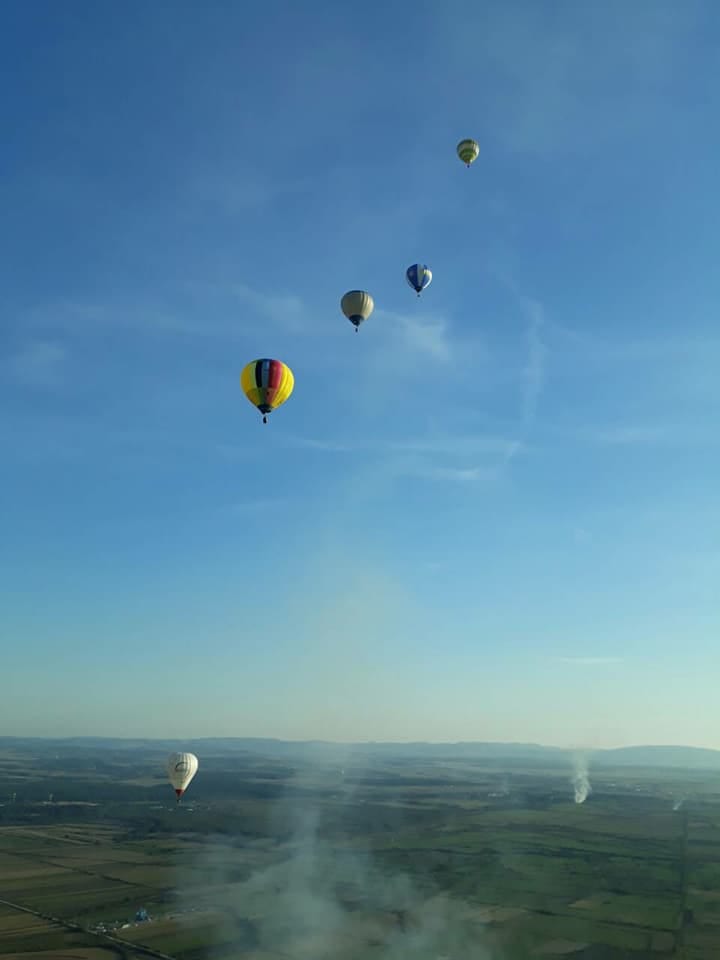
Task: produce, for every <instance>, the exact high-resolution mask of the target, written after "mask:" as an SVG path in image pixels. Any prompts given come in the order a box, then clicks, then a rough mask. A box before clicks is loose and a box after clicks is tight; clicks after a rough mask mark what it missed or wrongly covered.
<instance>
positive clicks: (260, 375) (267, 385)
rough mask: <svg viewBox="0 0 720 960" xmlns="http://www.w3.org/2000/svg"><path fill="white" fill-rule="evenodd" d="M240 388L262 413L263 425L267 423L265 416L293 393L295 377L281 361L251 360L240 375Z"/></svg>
mask: <svg viewBox="0 0 720 960" xmlns="http://www.w3.org/2000/svg"><path fill="white" fill-rule="evenodd" d="M240 386H241V387H242V389H243V393H244V394H245V396H246V397H247V398H248V400H249V401H250V403H251V404H252V405H253V406H254V407H257V408H258V410H259V411H260V413H262V415H263V423H267V415H268V414H269V413H272V411H273V410H277V408H278V407H279V406H282V404H283V403H285V401H286V400H287V399H288V397H289V396H290V394H291V393H292V392H293V387H294V386H295V377H294V376H293V372H292V370H291V369H290V367H289V366H288V365H287V364H286V363H283V362H282V360H271V359H268V358H265V359H262V360H252V361H251V362H250V363H248V365H247V366H246V367H245V368H244V370H243V372H242V373H241V374H240Z"/></svg>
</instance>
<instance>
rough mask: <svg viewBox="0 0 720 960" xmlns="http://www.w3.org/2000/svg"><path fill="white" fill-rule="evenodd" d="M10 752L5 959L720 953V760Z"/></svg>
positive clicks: (591, 959) (3, 838)
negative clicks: (184, 772)
mask: <svg viewBox="0 0 720 960" xmlns="http://www.w3.org/2000/svg"><path fill="white" fill-rule="evenodd" d="M8 744H9V741H4V742H3V744H2V747H1V748H0V955H1V956H2V957H3V958H7V957H18V958H20V957H22V958H23V960H60V958H67V960H81V958H82V960H104V958H107V960H110V958H111V957H114V958H118V960H121V958H127V960H133V958H136V957H137V958H140V957H148V956H155V957H171V958H177V960H201V958H228V960H229V958H251V960H295V958H297V960H323V958H326V957H327V958H341V960H365V958H375V960H384V958H386V957H392V958H396V957H397V958H401V957H408V956H412V957H418V958H425V957H427V958H433V960H441V958H445V960H459V958H462V960H469V958H473V957H478V958H483V960H521V958H523V960H524V958H533V957H550V958H552V957H570V958H574V960H625V958H631V960H651V958H652V960H662V958H670V957H672V958H678V960H713V958H717V957H720V775H719V774H718V773H716V772H712V771H708V772H703V771H698V770H693V771H683V770H678V769H672V770H663V769H657V768H656V769H651V768H637V769H634V768H631V767H623V768H622V769H620V768H618V769H617V770H613V769H610V768H604V769H603V770H602V771H601V772H598V773H597V774H596V773H594V772H593V770H592V769H591V770H590V780H591V783H592V788H593V789H592V793H591V794H590V796H589V798H588V799H587V801H586V802H585V803H583V804H576V803H575V802H574V800H573V788H572V785H571V783H570V780H571V776H572V768H571V765H570V759H568V760H567V764H566V765H565V766H563V765H561V764H559V763H558V762H557V761H556V762H555V766H547V765H543V764H540V763H539V762H538V763H534V764H527V763H526V764H525V765H524V766H523V763H522V762H520V761H518V760H517V759H516V760H507V761H506V762H503V761H502V760H494V761H493V762H492V763H490V762H487V761H483V760H477V761H473V760H471V759H469V758H467V757H462V758H458V759H453V758H451V757H450V758H445V759H439V758H429V759H424V760H422V759H417V758H415V759H413V758H407V757H397V758H393V757H392V756H387V755H383V756H377V757H373V756H370V755H369V756H367V757H364V758H363V757H358V756H354V757H352V758H347V759H346V760H345V761H342V762H338V761H336V760H334V759H331V758H325V759H318V758H317V757H313V758H308V757H306V756H303V755H302V754H301V753H299V754H298V756H297V757H296V758H294V759H288V758H278V757H277V756H275V757H273V756H263V755H262V754H261V753H259V752H257V751H250V750H247V751H245V752H243V751H239V750H228V751H225V752H223V750H222V749H220V748H218V747H214V748H212V749H210V748H208V752H207V753H206V754H203V753H202V752H201V750H200V748H199V746H195V747H194V749H195V751H196V752H197V753H198V754H199V756H200V772H199V773H198V776H197V777H196V779H195V781H194V782H193V784H192V785H191V787H190V789H189V791H188V794H187V798H186V801H185V802H184V803H183V804H181V805H180V806H179V807H177V806H176V805H175V804H174V802H173V795H172V790H171V788H170V787H169V785H167V784H166V782H165V781H164V777H163V773H162V770H163V764H164V757H165V753H166V751H165V749H164V748H160V747H154V746H152V745H151V744H149V745H145V746H143V745H135V746H132V747H125V748H122V747H118V746H113V747H112V748H109V747H103V746H102V745H98V744H92V745H82V744H76V745H72V746H68V745H64V746H57V745H53V744H52V743H51V742H50V741H37V742H24V743H22V744H16V745H8ZM259 749H260V748H259V747H258V750H259ZM51 795H52V798H51ZM141 908H144V909H145V910H146V911H147V913H148V915H149V917H150V919H149V920H147V921H144V920H139V921H136V919H135V915H136V912H137V911H138V910H140V909H141Z"/></svg>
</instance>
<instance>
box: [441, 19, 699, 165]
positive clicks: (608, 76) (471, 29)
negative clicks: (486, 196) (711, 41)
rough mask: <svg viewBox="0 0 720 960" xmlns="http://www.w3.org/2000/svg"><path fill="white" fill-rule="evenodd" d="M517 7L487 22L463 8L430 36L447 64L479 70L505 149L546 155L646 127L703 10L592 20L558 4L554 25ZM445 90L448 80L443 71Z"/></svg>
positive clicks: (656, 112) (575, 149)
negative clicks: (439, 43)
mask: <svg viewBox="0 0 720 960" xmlns="http://www.w3.org/2000/svg"><path fill="white" fill-rule="evenodd" d="M521 8H522V9H521V12H519V11H518V8H517V6H516V5H507V6H503V5H501V4H493V6H492V15H491V16H488V15H487V12H486V10H485V8H484V7H482V6H480V5H478V6H477V8H471V7H470V6H468V7H467V8H466V10H465V15H464V16H463V18H462V21H460V20H459V19H457V18H451V17H442V18H438V22H437V32H438V34H440V35H442V34H444V35H445V38H446V43H447V45H448V48H449V49H448V55H449V56H450V57H451V62H453V61H454V62H455V63H457V64H464V63H466V62H467V61H468V59H472V60H473V62H479V63H482V64H483V65H484V67H483V73H484V81H485V83H486V84H490V86H491V87H492V88H493V91H494V96H493V98H492V99H491V101H490V103H489V104H488V111H489V113H488V114H487V121H488V123H490V124H492V129H493V130H494V131H496V134H494V135H495V136H496V137H497V138H498V140H499V142H500V143H501V144H502V145H503V146H504V147H505V149H507V150H512V151H517V152H520V153H524V154H529V155H533V156H553V157H556V156H558V154H559V153H562V152H565V151H568V150H572V151H573V153H574V154H577V153H578V151H585V150H589V149H592V148H593V147H596V146H597V144H598V143H599V142H602V144H603V146H607V144H608V142H610V143H612V142H616V141H618V140H621V139H627V138H628V136H632V134H633V133H634V134H635V135H637V132H638V131H641V130H642V129H643V128H644V127H646V125H647V124H648V123H651V122H653V120H654V119H655V118H657V117H658V115H659V113H660V110H661V109H662V100H661V98H659V97H658V90H664V89H665V88H666V84H667V83H668V81H669V80H670V78H671V77H673V76H675V75H677V74H678V73H682V65H683V63H684V62H685V61H686V58H687V50H688V46H689V45H688V43H687V38H688V36H689V35H690V34H691V33H692V31H694V30H696V29H697V27H698V24H699V23H700V22H701V21H702V19H703V17H706V16H707V13H706V11H707V10H708V9H709V8H707V7H706V5H704V4H696V3H686V4H678V3H665V2H662V0H658V2H656V3H654V4H637V5H633V4H627V3H624V2H621V0H612V2H609V3H607V4H606V5H605V16H604V17H603V18H602V19H601V20H598V19H597V18H595V17H590V18H588V16H587V10H588V8H587V7H586V6H585V5H584V4H572V3H565V4H562V16H561V17H560V18H557V17H548V16H547V13H546V11H545V9H544V7H543V6H542V5H535V4H532V3H523V4H522V5H521ZM619 37H622V38H628V42H618V38H619ZM446 82H447V83H451V82H456V80H455V76H454V74H453V73H452V72H451V73H450V74H449V76H448V77H447V78H446ZM619 95H622V109H621V110H619V109H617V99H618V96H619ZM589 114H592V116H593V117H594V122H593V123H592V124H588V123H587V116H588V115H589Z"/></svg>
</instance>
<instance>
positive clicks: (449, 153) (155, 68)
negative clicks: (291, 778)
mask: <svg viewBox="0 0 720 960" xmlns="http://www.w3.org/2000/svg"><path fill="white" fill-rule="evenodd" d="M719 40H720V22H719V21H718V15H717V8H716V6H715V4H713V3H712V2H708V3H693V2H684V3H683V4H678V3H674V2H672V3H671V2H662V0H658V2H654V3H649V2H647V3H636V4H632V5H629V4H625V3H623V2H620V0H618V2H610V3H607V4H604V5H603V7H602V10H600V8H599V7H595V6H593V5H591V4H577V3H574V2H569V0H568V2H557V3H554V4H537V3H534V2H530V0H528V2H514V3H512V4H508V3H504V2H501V0H498V2H496V3H483V4H479V3H476V2H473V0H468V2H449V3H448V4H447V5H438V4H431V3H424V2H420V3H417V2H416V3H412V4H410V3H402V2H386V3H382V4H381V3H377V4H369V5H366V7H365V8H364V9H363V13H362V15H361V16H359V15H358V13H357V10H356V9H354V8H352V9H351V8H350V6H349V5H347V4H337V3H331V2H329V0H327V2H326V0H317V2H309V3H307V4H303V5H299V4H291V3H287V2H286V3H280V2H275V0H263V2H259V0H257V2H256V0H247V2H244V3H243V4H242V5H240V4H236V3H230V2H220V0H218V2H215V3H213V4H211V5H204V4H201V3H190V2H173V3H169V2H159V0H158V2H155V3H153V4H146V3H141V2H138V0H130V2H128V3H125V4H123V5H122V7H118V6H117V5H116V4H112V3H109V2H104V0H103V2H94V3H75V4H71V5H67V4H64V5H61V4H57V3H53V2H39V0H38V2H35V3H33V4H26V3H16V4H12V5H8V7H7V9H6V18H5V25H4V28H3V32H2V37H1V38H0V56H1V57H2V62H3V64H4V67H5V71H4V72H5V76H6V78H7V80H6V83H5V84H4V86H3V90H2V93H0V123H1V124H2V129H3V130H4V131H5V134H4V137H3V140H4V145H3V150H2V152H1V153H0V208H1V209H2V229H0V262H1V263H2V265H3V269H2V274H3V281H2V284H1V285H0V340H1V341H2V351H1V354H0V432H1V434H2V437H3V458H2V470H1V471H0V492H1V494H2V496H1V497H0V530H1V531H2V534H1V538H0V562H1V564H2V570H1V573H2V576H1V578H0V592H1V596H0V639H1V640H2V648H3V651H4V657H3V661H4V668H3V685H2V686H3V697H2V701H1V702H0V720H1V721H2V727H3V730H4V731H5V732H7V733H10V734H12V733H16V734H35V735H44V734H86V733H87V734H90V733H92V734H108V735H119V736H143V735H146V736H178V737H187V736H208V735H216V734H217V735H228V736H232V735H238V736H241V735H259V736H263V735H267V736H281V737H291V738H300V737H303V738H304V737H322V738H328V739H430V740H446V739H450V740H459V739H466V740H467V739H483V740H498V739H508V740H528V739H531V740H535V741H541V742H546V743H556V744H559V745H571V746H577V745H582V746H603V745H615V744H624V743H634V742H635V743H636V742H646V743H653V742H661V743H663V742H664V743H668V742H675V743H682V742H687V743H693V744H697V745H704V746H716V747H720V709H719V708H718V705H717V703H718V700H717V693H716V691H717V678H718V669H719V668H720V653H719V652H718V645H717V637H718V629H719V627H720V622H719V620H720V618H719V616H718V613H719V611H720V547H719V544H720V510H719V509H718V497H717V476H718V469H719V468H720V456H719V446H718V438H719V436H720V434H719V433H718V426H717V424H718V414H719V413H720V385H719V384H718V373H717V371H718V369H719V364H720V334H719V333H718V310H717V304H718V300H719V299H720V271H718V269H717V263H716V257H717V249H718V239H717V223H718V222H719V220H720V218H719V216H718V214H719V213H720V210H719V209H718V208H719V207H720V200H719V198H718V191H717V169H718V159H717V158H718V151H719V148H720V126H718V123H717V117H718V115H719V112H718V111H719V110H720V85H719V84H718V81H717V61H716V54H715V51H716V49H717V44H718V41H719ZM465 136H473V137H475V138H477V139H478V141H479V142H480V144H481V153H480V157H479V159H478V161H477V162H476V163H475V164H474V166H473V167H472V168H471V169H470V170H467V169H465V168H464V167H463V166H462V164H461V163H460V162H459V161H458V159H457V158H456V156H455V153H454V151H455V145H456V143H457V141H458V140H459V139H461V138H463V137H465ZM415 261H421V262H426V263H428V264H429V265H430V266H431V268H432V269H433V272H434V279H433V283H432V286H431V287H430V288H429V289H428V290H427V291H426V293H425V294H424V295H423V297H422V299H420V300H419V301H418V300H417V299H416V298H415V296H414V294H413V293H412V291H411V290H410V288H409V287H408V286H407V284H406V282H405V279H404V271H405V268H406V267H407V266H408V265H409V264H411V263H413V262H415ZM357 287H359V288H363V289H367V290H369V291H370V292H371V293H372V294H373V296H374V298H375V302H376V309H375V313H374V315H373V316H372V317H371V319H370V320H369V321H368V322H367V324H365V325H364V327H363V328H362V329H361V331H360V333H359V334H358V335H357V336H356V335H355V334H354V333H353V331H352V327H351V326H350V324H348V323H347V321H345V320H344V318H343V317H342V315H341V313H340V309H339V300H340V297H341V296H342V294H343V293H344V292H345V291H346V290H348V289H352V288H357ZM259 356H274V357H279V358H280V359H282V360H284V361H285V362H287V363H288V364H289V365H290V366H291V367H292V369H293V371H294V373H295V378H296V386H295V392H294V394H293V396H292V398H291V400H290V401H289V402H288V403H287V404H286V405H285V406H284V407H283V408H282V409H280V410H278V411H277V412H276V413H275V414H273V416H272V417H271V418H270V423H269V424H268V426H266V427H263V426H262V425H261V424H260V422H259V421H260V418H259V415H258V414H257V413H256V411H254V410H253V409H252V408H251V407H250V405H249V404H248V403H247V401H246V400H245V398H244V397H243V395H242V393H241V391H240V388H239V382H238V381H239V373H240V370H241V368H242V366H243V365H244V364H245V363H246V362H247V361H248V360H251V359H254V358H255V357H259Z"/></svg>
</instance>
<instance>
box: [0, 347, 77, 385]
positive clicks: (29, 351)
mask: <svg viewBox="0 0 720 960" xmlns="http://www.w3.org/2000/svg"><path fill="white" fill-rule="evenodd" d="M66 357H67V350H66V349H65V347H63V346H60V345H59V344H57V343H52V342H50V341H46V340H35V341H33V342H31V343H28V344H26V345H25V346H24V347H23V348H22V349H21V350H19V351H18V353H16V354H15V355H14V356H13V357H11V359H10V373H11V376H12V378H13V380H15V381H16V382H17V383H19V384H21V385H22V386H24V387H35V388H41V389H51V388H54V387H58V386H60V385H61V384H62V382H63V379H64V366H65V360H66Z"/></svg>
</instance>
